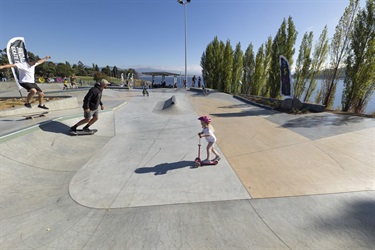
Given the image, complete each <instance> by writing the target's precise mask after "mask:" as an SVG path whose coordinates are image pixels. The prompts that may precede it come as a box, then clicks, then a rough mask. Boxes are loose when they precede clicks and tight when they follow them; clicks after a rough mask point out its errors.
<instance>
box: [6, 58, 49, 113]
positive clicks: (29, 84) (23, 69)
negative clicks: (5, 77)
mask: <svg viewBox="0 0 375 250" xmlns="http://www.w3.org/2000/svg"><path fill="white" fill-rule="evenodd" d="M50 58H51V57H50V56H46V57H44V58H42V59H40V60H38V61H36V60H35V59H34V58H32V57H30V56H29V57H28V59H27V61H26V62H19V63H16V64H6V65H2V66H1V65H0V69H6V68H13V67H16V68H17V69H18V71H19V83H20V85H21V86H22V87H23V88H25V89H26V90H27V91H28V92H29V94H28V95H27V98H26V102H25V107H26V108H31V104H30V102H31V98H32V97H33V96H34V95H35V94H36V93H38V96H39V105H38V108H41V109H48V108H47V107H46V105H44V104H43V102H44V93H43V91H42V90H41V89H40V88H39V86H38V85H37V84H36V83H35V67H36V66H38V65H39V64H42V63H44V62H45V61H46V60H48V59H50Z"/></svg>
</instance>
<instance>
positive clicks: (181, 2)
mask: <svg viewBox="0 0 375 250" xmlns="http://www.w3.org/2000/svg"><path fill="white" fill-rule="evenodd" d="M177 2H178V3H179V4H182V5H183V6H184V17H185V83H186V85H187V44H186V37H187V29H186V4H188V3H190V0H186V1H183V0H177Z"/></svg>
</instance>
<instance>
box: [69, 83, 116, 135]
mask: <svg viewBox="0 0 375 250" xmlns="http://www.w3.org/2000/svg"><path fill="white" fill-rule="evenodd" d="M108 84H109V82H108V81H107V80H105V79H102V80H101V81H100V84H95V85H94V87H92V88H91V89H90V90H89V92H88V93H87V94H86V96H85V98H84V99H83V105H82V108H83V116H84V119H82V120H80V121H79V122H78V123H77V124H75V125H74V126H73V127H71V128H70V132H76V131H77V127H78V126H81V125H83V124H86V123H87V124H86V126H84V127H83V131H85V132H91V130H90V126H91V125H92V124H94V123H95V122H96V121H97V120H98V118H99V105H100V107H101V110H103V109H104V106H103V103H102V92H103V90H104V89H106V88H107V86H108Z"/></svg>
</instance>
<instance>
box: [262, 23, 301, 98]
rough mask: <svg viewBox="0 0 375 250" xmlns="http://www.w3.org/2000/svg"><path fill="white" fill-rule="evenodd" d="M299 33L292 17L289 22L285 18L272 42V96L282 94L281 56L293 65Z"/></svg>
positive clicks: (270, 82)
mask: <svg viewBox="0 0 375 250" xmlns="http://www.w3.org/2000/svg"><path fill="white" fill-rule="evenodd" d="M297 34H298V33H297V31H296V29H295V26H294V23H293V20H292V18H291V17H289V18H288V23H287V22H286V20H285V18H284V20H283V22H282V24H281V26H280V28H279V30H278V32H277V34H276V36H275V38H274V40H273V43H272V60H271V69H270V72H269V84H270V97H272V98H276V97H278V96H279V95H280V56H281V55H283V56H285V57H286V59H287V60H288V62H289V65H290V67H291V66H292V64H293V55H294V52H295V50H294V44H295V41H296V39H297Z"/></svg>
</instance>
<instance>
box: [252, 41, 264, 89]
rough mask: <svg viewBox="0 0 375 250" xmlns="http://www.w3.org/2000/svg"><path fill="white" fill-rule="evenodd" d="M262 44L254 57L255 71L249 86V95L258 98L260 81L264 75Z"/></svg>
mask: <svg viewBox="0 0 375 250" xmlns="http://www.w3.org/2000/svg"><path fill="white" fill-rule="evenodd" d="M264 56H265V54H264V44H262V45H261V46H260V47H259V49H258V52H257V54H256V57H255V69H254V76H253V84H252V85H250V94H251V95H257V96H259V94H260V90H261V81H262V76H263V74H264V60H265V58H264Z"/></svg>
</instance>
